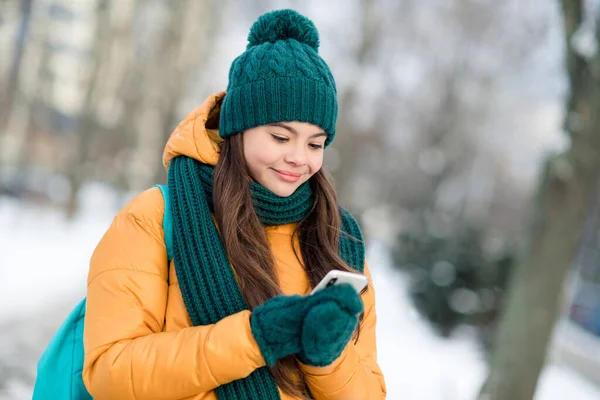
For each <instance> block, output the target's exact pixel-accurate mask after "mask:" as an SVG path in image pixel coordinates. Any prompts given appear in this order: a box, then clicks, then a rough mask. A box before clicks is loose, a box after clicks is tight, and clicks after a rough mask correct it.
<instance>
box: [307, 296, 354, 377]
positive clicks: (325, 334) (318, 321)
mask: <svg viewBox="0 0 600 400" xmlns="http://www.w3.org/2000/svg"><path fill="white" fill-rule="evenodd" d="M307 310H308V312H307V314H306V317H305V318H304V323H303V326H302V333H301V335H302V337H301V346H302V350H300V352H298V358H299V359H300V361H302V362H303V363H304V364H308V365H313V366H316V367H324V366H326V365H329V364H331V363H332V362H334V361H335V360H336V359H337V358H338V357H339V356H340V355H341V354H342V351H343V350H344V348H345V347H346V345H347V344H348V342H349V341H350V339H351V338H352V335H353V333H354V330H355V329H356V325H357V324H358V315H359V314H360V313H361V312H362V311H363V303H362V300H361V298H360V295H358V294H357V293H356V291H355V290H354V289H353V288H352V287H351V286H350V285H339V286H330V287H328V288H327V289H324V290H322V291H320V292H317V293H315V294H314V295H312V296H309V298H308V299H307Z"/></svg>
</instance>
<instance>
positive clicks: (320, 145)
mask: <svg viewBox="0 0 600 400" xmlns="http://www.w3.org/2000/svg"><path fill="white" fill-rule="evenodd" d="M308 146H309V147H310V148H311V149H313V150H319V149H322V148H323V145H322V144H318V143H311V144H309V145H308Z"/></svg>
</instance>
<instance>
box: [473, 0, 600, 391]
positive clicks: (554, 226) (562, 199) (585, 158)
mask: <svg viewBox="0 0 600 400" xmlns="http://www.w3.org/2000/svg"><path fill="white" fill-rule="evenodd" d="M563 12H564V27H565V37H566V41H567V52H568V54H567V58H566V59H567V64H568V65H567V66H568V72H569V80H570V85H571V94H570V98H569V99H568V102H567V110H568V113H567V115H568V117H567V119H566V121H565V125H566V128H567V131H568V132H569V133H570V136H571V146H570V148H569V150H567V151H566V152H565V153H563V154H560V155H557V156H554V157H550V158H549V160H548V162H547V164H546V166H545V168H544V173H543V174H542V178H541V180H540V184H539V188H538V192H537V195H536V198H535V201H534V202H533V210H532V217H533V218H532V221H531V226H530V230H529V237H528V243H527V245H526V247H525V248H524V253H523V257H522V258H521V261H520V263H519V264H518V266H517V268H516V271H515V273H514V276H513V278H512V284H511V287H510V288H509V293H508V300H507V304H506V306H505V310H504V313H503V315H502V317H501V320H500V324H499V328H498V332H497V336H496V339H495V344H494V348H493V352H492V357H491V364H490V373H489V376H488V378H487V380H486V382H485V384H484V385H483V387H482V389H481V392H480V396H479V399H480V400H484V399H485V400H504V399H506V400H513V399H519V400H520V399H531V398H533V396H534V393H535V388H536V384H537V381H538V377H539V374H540V372H541V370H542V367H543V365H544V362H545V358H546V348H547V345H548V342H549V338H550V335H551V333H552V328H553V326H554V323H555V320H556V317H557V315H558V313H559V311H560V298H561V293H562V289H563V284H564V280H565V277H566V275H567V273H568V271H569V269H570V266H571V263H572V260H573V256H574V254H575V252H576V248H577V243H578V241H579V238H580V236H581V234H582V229H583V226H584V224H585V219H586V215H587V212H586V211H587V210H589V206H590V201H591V200H592V199H593V196H594V194H595V188H596V184H597V182H598V178H599V177H600V116H599V115H598V113H592V112H591V110H597V109H598V107H599V106H600V85H599V84H598V82H597V81H596V80H595V78H594V76H593V69H594V67H595V65H598V63H599V62H600V57H599V56H598V55H595V56H594V58H592V59H584V58H583V57H581V56H580V55H578V54H577V53H576V52H575V51H574V49H573V48H572V43H571V38H572V35H573V33H574V32H575V30H576V29H577V28H578V27H579V25H580V23H581V21H582V13H583V9H582V1H581V0H575V1H573V0H563Z"/></svg>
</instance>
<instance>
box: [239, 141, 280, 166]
mask: <svg viewBox="0 0 600 400" xmlns="http://www.w3.org/2000/svg"><path fill="white" fill-rule="evenodd" d="M244 153H245V156H246V163H247V164H248V166H249V167H250V169H257V168H261V167H265V166H269V165H271V164H273V162H274V161H275V160H277V152H276V151H275V149H274V148H273V146H272V145H271V144H270V143H266V142H264V141H263V142H262V143H256V142H255V143H252V144H251V145H249V146H247V147H246V148H245V149H244Z"/></svg>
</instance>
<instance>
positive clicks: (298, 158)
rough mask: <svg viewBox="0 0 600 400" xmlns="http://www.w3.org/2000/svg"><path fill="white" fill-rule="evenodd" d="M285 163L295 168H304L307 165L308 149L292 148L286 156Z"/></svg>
mask: <svg viewBox="0 0 600 400" xmlns="http://www.w3.org/2000/svg"><path fill="white" fill-rule="evenodd" d="M284 159H285V162H287V163H288V164H292V165H294V166H302V165H306V163H307V155H306V149H304V148H303V147H302V146H300V145H298V146H290V147H289V149H288V152H287V153H286V154H285V157H284Z"/></svg>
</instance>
